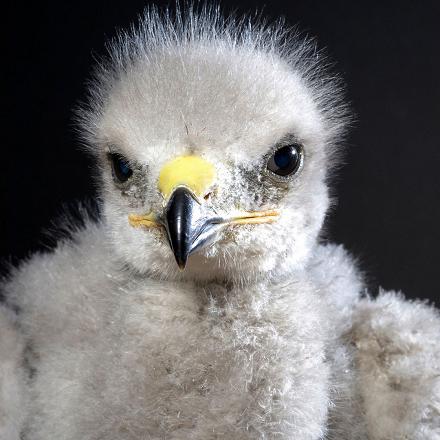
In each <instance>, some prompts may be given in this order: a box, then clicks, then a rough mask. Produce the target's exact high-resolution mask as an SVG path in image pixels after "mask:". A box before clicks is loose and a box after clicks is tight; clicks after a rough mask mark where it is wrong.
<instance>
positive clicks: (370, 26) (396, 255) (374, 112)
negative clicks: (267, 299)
mask: <svg viewBox="0 0 440 440" xmlns="http://www.w3.org/2000/svg"><path fill="white" fill-rule="evenodd" d="M16 3H18V2H16ZM145 4H146V3H145V2H144V1H135V0H129V1H127V0H126V1H111V2H110V1H95V2H87V3H83V4H81V2H78V1H77V2H72V4H71V5H69V4H65V2H62V1H58V2H56V3H55V2H54V3H52V4H50V3H47V2H43V3H40V2H37V4H34V5H23V4H21V5H19V4H16V5H15V6H11V5H10V6H9V7H7V8H8V9H7V10H6V13H5V14H4V15H3V20H2V21H3V23H2V30H3V32H4V33H5V34H4V37H3V38H2V42H3V43H5V46H6V47H5V48H4V50H3V51H2V52H3V53H2V61H3V63H2V64H3V68H2V71H3V73H4V74H5V78H4V80H3V85H4V86H5V93H4V94H2V97H3V102H2V107H3V110H4V115H3V118H2V120H3V122H4V124H5V125H4V128H3V136H2V137H1V164H2V166H1V173H0V176H1V200H0V202H1V205H0V206H1V216H0V222H1V240H0V242H1V256H2V257H3V258H6V259H9V260H12V261H17V259H19V258H22V257H23V256H25V255H27V254H29V252H31V251H34V250H36V249H39V248H41V246H42V245H43V244H45V243H47V240H46V239H44V238H42V237H43V236H42V233H41V231H42V229H43V228H47V227H48V226H50V220H51V219H52V218H53V217H54V216H56V215H58V214H59V212H60V210H61V206H62V204H63V203H66V202H71V201H74V200H78V199H83V198H84V197H85V196H93V193H94V188H93V185H92V183H91V179H90V174H91V173H90V168H91V166H92V164H91V163H90V162H89V159H88V158H87V157H85V155H83V154H82V153H81V152H80V151H78V149H77V143H78V142H77V140H76V135H75V133H74V129H73V127H72V122H71V109H72V107H73V106H74V105H75V103H76V102H77V101H78V99H81V97H83V96H84V89H85V87H84V85H85V80H86V78H87V77H88V75H89V73H90V69H91V65H92V64H93V62H94V59H95V58H96V57H97V56H99V55H100V54H103V53H104V42H105V41H106V39H108V38H109V37H112V36H113V35H114V33H115V29H116V28H121V27H126V26H127V25H128V24H129V23H130V22H132V21H133V19H135V17H136V15H137V14H138V13H140V12H141V11H142V9H143V6H144V5H145ZM439 4H440V3H439V2H437V1H436V0H433V1H432V2H429V1H425V2H422V1H421V2H414V1H403V0H401V1H399V2H395V3H392V2H382V1H377V2H371V1H370V2H368V3H364V4H362V3H359V2H354V1H346V2H338V1H324V0H323V1H320V2H317V1H307V0H301V1H299V0H298V1H295V0H293V1H290V2H281V1H275V2H270V3H267V4H266V6H264V3H263V2H251V1H242V2H232V1H225V2H223V6H224V8H225V9H226V10H230V9H231V8H235V9H238V11H239V12H243V11H246V10H253V9H254V8H255V7H256V6H257V7H259V8H260V9H261V7H263V6H264V11H265V14H266V15H267V16H268V17H270V18H276V17H278V16H279V15H284V16H285V17H286V18H287V20H288V22H289V23H290V24H297V23H299V25H300V27H301V28H302V29H303V30H305V31H307V32H308V33H310V34H312V35H316V36H317V37H318V40H319V43H320V45H321V46H323V47H326V48H327V49H328V52H329V54H330V55H331V57H332V58H333V59H334V60H335V61H336V62H337V69H338V70H339V71H340V72H341V73H342V74H343V76H344V78H345V80H346V82H347V88H348V96H349V99H350V100H351V102H352V107H353V109H354V111H355V112H356V114H357V119H358V121H357V123H356V126H355V127H354V129H353V131H352V134H351V136H350V138H349V140H348V143H347V144H348V147H349V150H348V152H347V155H346V165H345V167H344V168H343V169H342V170H341V171H340V173H339V177H338V180H337V182H336V185H337V191H338V194H339V203H338V206H337V207H336V209H335V210H334V212H333V213H332V214H331V216H330V217H329V220H328V225H327V230H328V235H329V237H330V238H331V239H332V240H335V241H337V242H342V243H344V244H345V245H346V247H347V248H348V249H349V250H350V251H351V252H353V253H354V254H355V255H356V256H357V257H358V259H359V260H360V263H361V265H362V267H363V269H364V270H365V271H366V274H367V277H368V279H369V282H370V287H371V289H373V291H374V290H375V289H376V288H377V286H378V285H382V286H383V287H385V288H386V289H401V290H403V291H404V292H405V293H406V294H407V295H408V296H410V297H421V298H430V299H432V300H434V301H436V300H437V301H438V300H439V298H440V289H439V288H438V287H437V283H436V281H437V276H438V274H439V268H438V263H439V256H440V251H439V244H440V240H439V239H440V233H439V223H440V204H439V201H440V177H439V166H440V142H439V139H440V135H439V132H438V129H439V122H440V104H439V103H440V86H439V81H440V61H439V53H440V51H439V49H438V45H439V42H440V31H439V25H438V22H439V19H440V8H439V6H438V5H439ZM3 10H4V8H3Z"/></svg>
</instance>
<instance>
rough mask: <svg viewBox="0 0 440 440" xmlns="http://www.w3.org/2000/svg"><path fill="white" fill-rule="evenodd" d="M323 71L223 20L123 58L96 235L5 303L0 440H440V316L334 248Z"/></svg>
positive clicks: (292, 38)
mask: <svg viewBox="0 0 440 440" xmlns="http://www.w3.org/2000/svg"><path fill="white" fill-rule="evenodd" d="M321 58H322V56H321V54H320V52H317V51H316V49H315V47H314V45H313V44H312V43H310V42H307V41H304V40H301V38H300V37H298V36H297V35H294V34H292V33H290V32H289V31H287V30H285V29H283V27H282V26H281V25H279V24H277V25H274V26H266V25H264V24H260V23H258V22H255V21H253V20H250V19H244V20H234V19H223V18H222V17H221V15H220V13H219V12H218V11H217V10H216V9H209V8H202V10H199V11H195V10H194V9H191V8H187V9H185V10H184V11H182V12H177V13H176V15H175V16H171V14H168V13H160V12H158V11H157V10H155V9H150V10H148V11H147V12H146V13H145V15H144V16H143V18H142V19H141V21H140V24H139V26H138V27H137V28H136V29H135V30H132V31H131V32H130V33H128V34H125V33H124V34H121V35H120V36H119V38H118V39H117V40H115V41H114V42H113V44H112V45H111V56H110V57H109V59H108V60H107V61H105V62H103V63H102V64H101V65H100V66H99V67H98V69H97V70H96V73H95V76H94V82H93V84H92V86H91V89H90V97H89V101H88V104H86V105H83V107H82V108H81V110H80V111H79V112H78V120H79V125H80V128H81V131H82V134H83V141H84V144H85V145H86V146H87V150H88V151H89V152H90V153H92V154H93V156H94V157H95V158H96V163H97V166H98V171H99V173H98V175H99V178H98V182H99V189H100V196H99V202H100V206H101V211H102V215H101V218H100V219H99V220H92V219H88V218H85V220H84V225H83V226H82V227H76V228H75V227H73V228H71V229H72V234H71V237H70V238H68V239H62V240H60V241H59V243H58V245H57V247H56V249H55V250H54V251H53V252H47V253H39V254H36V255H34V256H33V257H31V258H30V259H28V260H27V261H25V262H23V263H22V264H21V265H20V266H19V267H18V268H16V269H14V270H13V271H12V273H11V274H10V276H9V277H8V279H7V280H5V281H4V282H3V283H2V287H1V290H2V295H3V296H4V297H5V298H6V300H5V303H4V304H3V305H2V306H1V307H2V308H1V309H0V438H1V439H4V440H18V439H22V440H55V439H56V440H61V439H63V440H102V439H106V440H146V439H152V440H159V439H160V440H165V439H166V440H187V439H188V440H214V439H228V440H229V439H232V440H245V439H260V440H263V439H265V440H268V439H292V440H293V439H295V440H319V439H321V440H323V439H326V440H367V439H368V440H404V439H405V440H422V439H423V440H427V439H429V440H438V439H440V347H439V341H440V318H439V313H438V311H437V310H436V309H434V308H432V307H430V306H429V305H426V304H425V303H422V302H418V301H415V302H410V301H406V300H405V299H404V298H403V297H402V296H401V295H400V294H398V293H394V292H380V294H379V296H378V297H377V298H370V297H369V296H368V295H365V294H364V293H365V292H364V291H365V287H364V284H363V280H362V276H361V275H360V273H359V271H358V269H357V268H356V264H355V262H354V260H353V258H352V257H351V256H350V255H348V254H347V252H346V251H345V250H344V249H343V248H342V247H341V246H337V245H333V244H324V243H323V242H322V240H320V230H321V227H322V224H323V220H324V217H325V215H326V212H327V210H328V208H329V205H330V197H329V188H328V176H329V171H330V170H331V169H332V167H333V166H334V164H336V163H337V159H338V157H339V154H338V148H337V145H339V143H340V141H341V140H342V138H343V135H344V129H345V126H346V123H347V121H348V120H349V112H348V110H347V107H346V105H345V103H344V99H343V97H342V94H341V91H340V90H341V88H340V85H339V82H338V80H337V79H335V77H334V76H333V75H332V74H330V73H327V71H326V69H325V66H323V64H322V61H321ZM64 222H68V219H65V220H64ZM63 226H65V225H63Z"/></svg>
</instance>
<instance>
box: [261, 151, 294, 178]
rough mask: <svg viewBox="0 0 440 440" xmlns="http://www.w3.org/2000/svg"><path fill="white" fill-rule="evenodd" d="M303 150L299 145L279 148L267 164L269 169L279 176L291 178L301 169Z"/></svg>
mask: <svg viewBox="0 0 440 440" xmlns="http://www.w3.org/2000/svg"><path fill="white" fill-rule="evenodd" d="M302 160H303V148H302V146H301V145H299V144H292V145H286V146H285V147H281V148H278V150H276V151H275V152H274V153H273V154H272V156H271V157H270V158H269V160H268V162H267V169H268V170H269V171H271V172H272V173H274V174H276V175H277V176H281V177H289V176H292V175H293V174H295V173H296V172H297V171H298V170H299V168H300V167H301V164H302Z"/></svg>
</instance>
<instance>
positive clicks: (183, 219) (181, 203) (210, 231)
mask: <svg viewBox="0 0 440 440" xmlns="http://www.w3.org/2000/svg"><path fill="white" fill-rule="evenodd" d="M223 222H224V221H223V218H221V217H219V216H216V215H213V213H209V212H208V210H207V209H206V208H205V207H204V206H203V205H202V204H201V203H200V202H199V201H198V200H197V198H196V197H195V196H194V194H193V193H192V192H191V191H190V190H189V189H188V188H185V187H178V188H176V189H175V190H174V191H173V193H172V195H171V197H170V199H169V201H168V203H167V205H166V207H165V215H164V219H163V223H164V226H165V229H166V231H167V236H168V241H169V243H170V246H171V250H172V251H173V253H174V257H175V259H176V261H177V264H178V266H179V268H180V269H184V268H185V266H186V262H187V260H188V257H189V256H190V255H191V254H192V253H193V252H195V251H196V250H197V249H199V248H202V247H205V246H207V245H208V244H210V243H211V242H212V241H213V240H214V238H215V236H216V234H217V232H218V230H219V229H220V228H221V226H222V224H223Z"/></svg>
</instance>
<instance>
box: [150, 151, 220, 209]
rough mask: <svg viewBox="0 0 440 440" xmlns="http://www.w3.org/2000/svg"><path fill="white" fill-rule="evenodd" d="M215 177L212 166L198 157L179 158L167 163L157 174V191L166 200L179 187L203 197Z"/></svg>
mask: <svg viewBox="0 0 440 440" xmlns="http://www.w3.org/2000/svg"><path fill="white" fill-rule="evenodd" d="M215 177H216V172H215V168H214V166H213V165H212V164H210V163H209V162H207V161H206V160H205V159H202V158H201V157H198V156H180V157H176V158H175V159H173V160H171V161H169V162H167V163H166V164H165V165H164V166H163V168H162V170H161V171H160V174H159V182H158V187H159V191H160V192H161V193H162V195H163V196H164V197H165V200H167V199H168V198H169V197H170V196H171V194H172V192H173V191H174V189H175V188H177V187H178V186H180V185H183V186H186V187H187V188H189V189H190V190H191V191H192V192H193V193H194V194H195V195H196V196H197V197H203V196H204V195H205V193H206V192H207V190H208V189H209V187H210V186H211V185H212V184H213V182H214V180H215Z"/></svg>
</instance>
